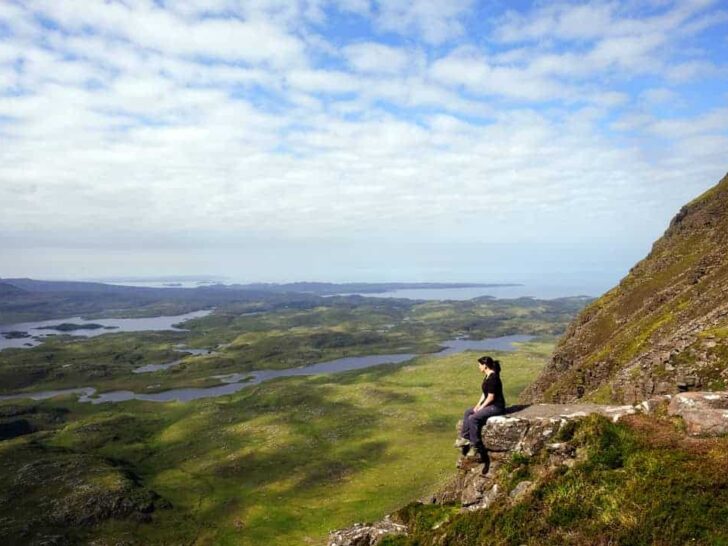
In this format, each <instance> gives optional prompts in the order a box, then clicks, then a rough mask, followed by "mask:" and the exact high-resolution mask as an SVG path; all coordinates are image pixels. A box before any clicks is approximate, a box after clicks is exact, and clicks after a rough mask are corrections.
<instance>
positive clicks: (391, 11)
mask: <svg viewBox="0 0 728 546" xmlns="http://www.w3.org/2000/svg"><path fill="white" fill-rule="evenodd" d="M472 3H473V2H472V0H448V1H447V2H441V1H439V0H376V1H375V7H374V9H373V12H374V20H375V22H376V24H377V25H378V26H379V27H380V28H381V29H382V30H386V31H394V32H398V33H401V34H406V35H410V36H417V37H419V38H421V39H423V40H424V41H425V42H428V43H433V44H439V43H442V42H444V41H445V40H448V39H450V38H453V37H457V36H460V35H461V34H462V33H463V31H464V27H463V23H462V18H463V16H464V15H465V14H466V13H468V11H470V9H471V7H472Z"/></svg>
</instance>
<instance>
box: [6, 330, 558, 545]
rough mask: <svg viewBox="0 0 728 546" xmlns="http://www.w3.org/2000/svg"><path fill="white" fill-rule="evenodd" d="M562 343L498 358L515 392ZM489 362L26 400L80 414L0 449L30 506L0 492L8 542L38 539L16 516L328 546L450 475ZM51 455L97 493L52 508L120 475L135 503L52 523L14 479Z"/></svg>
mask: <svg viewBox="0 0 728 546" xmlns="http://www.w3.org/2000/svg"><path fill="white" fill-rule="evenodd" d="M552 347H553V344H552V343H551V342H545V341H542V342H538V343H528V344H523V345H522V346H521V348H520V350H519V351H518V352H516V353H503V354H500V355H498V356H499V358H500V359H501V361H502V362H503V365H504V371H503V380H504V384H505V386H506V396H507V397H508V399H510V400H512V401H515V399H516V397H517V395H518V393H519V392H520V391H521V390H522V389H523V388H524V387H525V386H526V385H527V384H528V383H529V382H530V381H532V379H533V378H534V377H535V376H536V375H537V374H538V372H539V371H540V369H541V368H542V366H543V364H544V363H545V360H546V358H547V356H548V354H549V353H550V351H551V348H552ZM477 356H479V354H478V355H476V354H474V353H461V354H456V355H451V356H448V357H436V356H424V357H420V358H418V359H417V360H416V361H413V362H410V363H406V364H401V365H386V366H379V367H376V368H371V369H367V370H362V371H357V372H349V373H343V374H334V375H326V376H317V377H308V378H303V377H302V378H287V379H282V380H278V381H273V382H270V383H265V384H261V385H258V386H253V387H251V388H249V389H245V390H243V391H241V392H239V393H237V394H235V395H231V396H228V397H222V398H219V399H211V400H201V401H197V402H193V403H188V404H180V403H168V404H152V403H143V402H138V401H134V402H128V403H121V404H116V405H104V406H89V405H81V404H78V403H75V402H73V401H72V400H65V401H62V402H59V401H54V402H44V403H39V404H29V403H23V404H15V405H14V407H16V409H17V408H18V407H19V408H21V409H22V408H26V409H28V411H30V408H36V409H35V410H34V411H35V413H38V411H40V413H41V414H43V415H45V414H46V413H47V412H50V411H51V410H53V411H59V408H63V410H64V411H67V413H62V415H63V418H62V420H61V421H60V422H55V423H50V424H48V423H45V422H44V423H40V422H39V423H38V428H39V432H37V433H34V434H30V435H27V436H22V437H18V438H15V439H11V440H7V441H5V442H2V444H0V469H1V470H0V476H1V477H2V479H3V480H5V481H4V482H2V483H3V485H8V486H9V485H11V484H12V490H13V491H14V495H21V496H23V498H24V499H26V502H25V503H23V504H22V505H16V504H14V503H13V501H12V498H13V497H12V496H10V497H8V496H7V495H3V496H0V513H2V515H3V518H4V519H2V520H0V526H2V527H4V529H0V531H4V533H2V534H5V535H6V536H9V537H10V540H9V542H7V543H8V544H23V543H27V541H28V538H29V536H28V535H26V536H21V535H20V534H19V533H20V531H19V525H20V523H18V522H23V523H25V524H27V523H28V522H37V525H36V526H35V527H32V526H31V529H30V530H29V531H28V532H30V533H31V535H30V536H31V537H32V533H33V532H35V531H34V529H35V530H37V532H38V533H40V534H43V533H45V534H51V533H56V534H58V533H60V534H64V533H71V535H69V536H71V538H73V539H74V540H79V541H91V540H99V541H101V542H100V543H115V542H119V541H123V540H131V541H132V543H137V544H145V545H153V544H180V543H194V544H196V545H206V544H216V545H217V544H219V545H232V544H235V545H245V544H251V545H269V544H270V545H283V544H286V545H288V544H322V543H323V542H324V541H325V537H326V534H327V533H328V531H329V530H331V529H334V528H339V527H343V526H347V525H350V524H351V523H353V522H355V521H361V520H375V519H379V518H381V517H382V516H383V515H384V514H385V513H388V512H392V511H394V510H396V509H397V508H399V507H401V506H404V505H406V504H408V503H410V502H411V501H413V500H415V499H417V498H418V497H420V496H423V495H425V494H427V493H430V492H432V491H433V490H434V489H436V488H437V487H438V485H439V484H440V483H441V482H442V481H444V480H445V479H446V477H447V476H448V475H450V474H451V473H452V471H453V464H454V460H455V456H456V453H455V450H454V449H453V448H452V441H453V437H454V430H453V429H454V424H455V422H456V421H457V419H458V418H459V417H460V415H461V413H462V411H463V410H464V409H465V408H466V407H468V406H470V405H472V404H473V403H474V402H475V401H476V400H477V398H478V395H479V386H480V380H481V378H480V375H479V372H478V371H477V366H475V359H476V357H477ZM1 407H9V405H8V404H5V405H0V408H1ZM38 408H40V410H39V409H38ZM44 412H45V413H44ZM12 413H13V412H10V413H9V414H12ZM15 413H16V414H17V413H18V412H17V411H16V412H15ZM21 413H22V412H21ZM27 415H29V416H30V417H28V419H32V415H34V413H32V412H31V413H28V414H27ZM49 452H56V453H62V454H63V456H64V457H66V458H68V460H69V461H71V462H69V463H68V464H69V465H70V467H72V468H74V469H76V470H75V471H74V472H75V473H74V472H71V473H70V474H69V475H73V476H75V478H74V479H75V480H76V482H75V483H80V484H90V485H87V486H84V487H85V488H84V489H83V490H84V491H90V493H89V495H90V497H84V499H75V497H73V495H72V491H75V490H76V489H75V488H73V487H72V485H73V484H72V483H71V484H69V483H62V484H61V486H60V487H59V489H57V490H52V491H51V493H50V494H51V495H52V496H54V498H53V499H52V500H53V502H55V503H61V504H62V503H64V502H67V501H68V499H75V500H74V501H73V502H70V501H68V504H69V506H71V507H73V508H74V509H75V510H76V511H77V512H74V513H82V512H83V510H84V509H83V508H82V507H83V506H84V502H87V501H89V498H94V495H97V494H100V493H98V492H97V493H94V491H96V489H94V486H93V484H95V483H99V482H98V481H94V480H95V479H96V478H95V477H94V476H97V475H98V476H99V479H103V480H106V481H107V482H108V483H114V484H117V485H115V486H114V487H112V488H111V490H112V491H115V492H116V493H115V494H116V497H114V498H117V497H118V498H119V499H127V501H125V502H121V501H120V505H124V506H131V507H132V508H129V510H128V511H127V512H124V513H120V514H118V515H114V514H113V513H112V515H108V514H106V517H103V518H101V517H97V519H95V520H94V521H93V523H90V524H87V525H84V524H81V525H77V526H74V527H73V529H70V528H66V527H63V526H59V525H57V523H56V524H54V523H53V522H54V521H56V520H52V519H51V520H49V519H48V518H47V517H46V515H47V514H46V512H47V510H46V511H40V510H34V509H33V506H34V505H33V503H34V502H35V501H39V500H40V499H42V498H43V495H46V496H47V495H48V493H47V492H44V491H42V490H41V489H38V488H37V487H36V486H34V485H32V484H30V483H25V482H23V481H22V480H21V481H20V482H18V480H17V479H16V478H14V477H13V476H16V475H17V473H18V471H19V469H20V468H22V467H23V466H24V465H27V464H29V463H32V464H38V467H39V468H40V469H48V468H49V465H51V467H52V464H53V458H52V457H49V456H48V455H47V454H48V453H49ZM34 461H37V463H34ZM83 468H87V469H88V473H87V474H84V473H83V472H81V470H82V469H83ZM94 469H100V470H99V471H98V472H96V471H95V470H94ZM101 470H103V471H101ZM5 490H6V491H8V489H5ZM154 495H159V496H160V497H161V499H157V501H156V504H155V505H156V506H157V509H156V510H155V511H154V512H153V514H152V515H151V516H150V517H151V520H152V521H151V522H145V521H144V518H145V517H149V516H143V514H144V512H143V511H142V509H143V508H144V506H143V502H141V501H139V500H138V499H142V500H146V501H148V502H151V501H149V499H154V498H155V497H154ZM128 499H137V500H135V501H134V502H132V501H130V500H128ZM135 503H136V504H135ZM167 503H168V507H166V508H165V506H167ZM38 505H39V506H46V505H45V504H44V503H43V502H39V503H38ZM86 506H87V505H86ZM134 507H137V508H134ZM36 538H37V537H36Z"/></svg>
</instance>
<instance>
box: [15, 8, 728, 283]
mask: <svg viewBox="0 0 728 546" xmlns="http://www.w3.org/2000/svg"><path fill="white" fill-rule="evenodd" d="M726 152H728V4H726V3H725V2H720V1H711V0H681V1H671V0H643V1H629V2H619V1H599V0H597V1H592V2H523V1H505V0H481V1H474V0H472V1H471V0H448V1H440V0H409V1H405V0H386V1H381V0H339V1H327V0H310V1H306V0H298V1H297V0H249V1H245V0H237V1H236V0H208V1H202V0H199V1H198V0H175V1H170V2H167V1H162V0H156V1H152V0H106V1H102V0H98V1H96V0H26V1H22V0H1V1H0V276H6V277H7V276H16V275H28V276H34V277H45V278H53V277H65V278H71V277H75V278H89V277H102V276H110V275H166V274H218V275H225V276H229V277H231V278H235V279H240V280H251V281H254V280H274V281H285V280H300V279H316V280H370V281H376V280H403V281H406V280H440V281H447V280H453V281H463V280H466V281H483V282H488V281H508V280H524V279H534V278H540V277H549V278H554V277H559V276H563V278H571V279H573V278H579V277H580V276H583V275H594V276H599V277H600V278H602V279H605V282H609V283H611V282H614V281H616V280H617V279H618V278H619V277H620V276H621V275H622V274H624V273H625V272H626V270H627V269H628V267H629V266H630V265H631V264H632V262H633V261H634V260H636V259H637V258H639V257H641V256H642V255H643V254H644V253H645V252H646V251H647V250H648V249H649V246H650V244H651V242H652V241H653V240H654V239H655V238H656V237H658V236H659V235H660V234H661V233H662V231H663V230H664V228H665V226H666V224H667V222H668V221H669V219H670V218H671V217H672V215H673V214H674V213H675V212H676V211H677V210H678V209H679V207H680V206H681V205H682V204H683V203H685V202H687V201H689V200H690V199H691V198H693V197H694V196H696V195H697V194H699V193H700V192H702V191H704V190H705V189H707V188H708V187H710V186H711V185H713V184H714V183H716V182H717V181H718V179H720V178H721V177H722V176H723V175H724V174H725V173H726V171H728V153H726Z"/></svg>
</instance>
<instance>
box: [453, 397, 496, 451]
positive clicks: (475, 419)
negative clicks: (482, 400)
mask: <svg viewBox="0 0 728 546" xmlns="http://www.w3.org/2000/svg"><path fill="white" fill-rule="evenodd" d="M504 411H505V408H503V407H501V406H496V405H494V404H491V405H490V406H485V407H484V408H481V409H480V411H478V412H475V411H473V408H469V409H468V410H466V412H465V415H463V428H462V429H461V430H460V435H461V436H462V437H463V438H467V439H468V440H470V443H471V444H473V445H474V446H476V447H478V446H482V445H483V441H482V440H481V438H480V430H481V429H482V428H483V425H485V422H486V421H487V420H488V418H489V417H494V416H496V415H501V414H502V413H503V412H504Z"/></svg>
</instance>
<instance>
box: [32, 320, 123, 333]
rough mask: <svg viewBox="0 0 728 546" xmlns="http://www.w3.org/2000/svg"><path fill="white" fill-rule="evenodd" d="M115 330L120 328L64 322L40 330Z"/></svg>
mask: <svg viewBox="0 0 728 546" xmlns="http://www.w3.org/2000/svg"><path fill="white" fill-rule="evenodd" d="M102 328H103V329H104V330H115V329H116V328H118V326H104V325H103V324H96V323H95V322H92V323H89V324H73V323H72V322H64V323H62V324H54V325H51V326H41V327H40V328H38V330H56V331H57V332H73V331H75V330H100V329H102Z"/></svg>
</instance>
